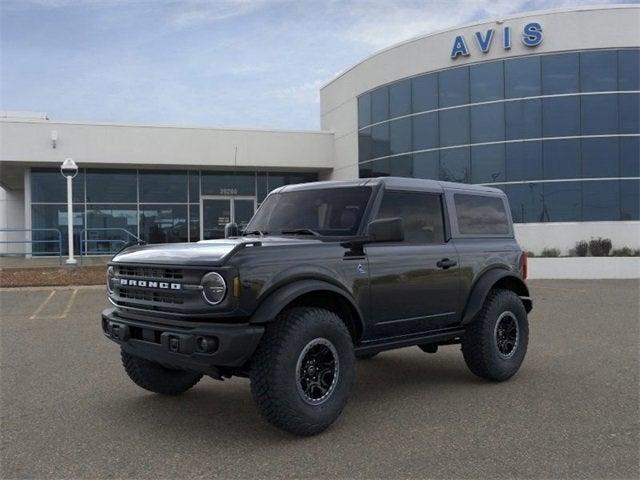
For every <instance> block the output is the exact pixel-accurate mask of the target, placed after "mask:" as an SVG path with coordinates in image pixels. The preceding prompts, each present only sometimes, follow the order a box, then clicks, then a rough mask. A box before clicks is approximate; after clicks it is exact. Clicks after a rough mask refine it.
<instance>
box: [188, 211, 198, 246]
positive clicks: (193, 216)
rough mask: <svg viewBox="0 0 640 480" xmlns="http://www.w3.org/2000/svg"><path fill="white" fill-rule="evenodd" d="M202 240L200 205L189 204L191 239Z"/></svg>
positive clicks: (192, 240) (194, 240)
mask: <svg viewBox="0 0 640 480" xmlns="http://www.w3.org/2000/svg"><path fill="white" fill-rule="evenodd" d="M198 240H200V205H189V241H190V242H197V241H198Z"/></svg>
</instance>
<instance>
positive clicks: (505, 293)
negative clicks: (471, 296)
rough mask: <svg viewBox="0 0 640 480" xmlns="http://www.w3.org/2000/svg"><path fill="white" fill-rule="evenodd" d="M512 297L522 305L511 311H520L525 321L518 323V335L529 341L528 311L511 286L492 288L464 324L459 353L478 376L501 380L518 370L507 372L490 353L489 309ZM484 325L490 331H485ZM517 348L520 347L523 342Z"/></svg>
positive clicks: (491, 338)
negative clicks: (519, 308)
mask: <svg viewBox="0 0 640 480" xmlns="http://www.w3.org/2000/svg"><path fill="white" fill-rule="evenodd" d="M512 300H517V301H518V302H519V303H520V305H521V311H520V312H514V313H515V314H516V316H520V315H521V316H522V318H523V319H524V324H519V328H520V329H521V335H522V334H523V335H524V337H521V338H524V339H525V340H526V341H527V342H528V336H529V335H528V334H529V331H528V322H527V313H526V310H525V308H524V305H522V302H521V300H520V298H519V297H518V296H517V295H516V294H515V293H514V292H513V291H511V290H505V289H493V290H491V291H490V292H489V294H488V295H487V298H486V299H485V302H484V304H483V305H482V309H481V310H480V312H478V314H477V316H476V317H475V318H474V319H473V321H472V322H471V323H470V324H469V325H467V330H466V332H465V335H464V337H463V340H462V354H463V356H464V361H465V363H466V364H467V367H468V368H469V370H471V372H472V373H473V374H475V375H477V376H478V377H480V378H484V379H487V380H493V381H498V382H500V381H504V380H507V379H509V378H511V377H512V376H513V375H514V374H515V373H516V372H517V369H516V370H515V371H513V372H506V371H504V370H503V369H501V368H500V367H498V365H497V364H496V360H495V357H494V356H493V353H494V352H493V349H494V346H493V318H491V316H490V312H491V311H492V310H493V309H494V308H496V307H498V306H499V305H504V304H506V303H508V302H509V301H512ZM487 329H489V330H490V331H489V332H487ZM523 330H524V331H523ZM527 342H525V344H524V352H522V356H523V357H524V354H525V353H526V347H527V345H526V343H527ZM519 348H523V347H522V345H521V346H520V347H519Z"/></svg>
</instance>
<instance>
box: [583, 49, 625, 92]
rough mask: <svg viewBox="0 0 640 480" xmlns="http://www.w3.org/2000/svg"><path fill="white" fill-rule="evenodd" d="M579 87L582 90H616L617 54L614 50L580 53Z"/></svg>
mask: <svg viewBox="0 0 640 480" xmlns="http://www.w3.org/2000/svg"><path fill="white" fill-rule="evenodd" d="M580 89H581V90H582V91H583V92H612V91H615V90H618V55H617V53H616V52H615V51H606V52H582V53H580Z"/></svg>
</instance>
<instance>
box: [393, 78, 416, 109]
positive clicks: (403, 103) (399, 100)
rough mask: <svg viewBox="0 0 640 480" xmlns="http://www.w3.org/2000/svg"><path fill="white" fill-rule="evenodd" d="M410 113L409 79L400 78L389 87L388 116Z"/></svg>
mask: <svg viewBox="0 0 640 480" xmlns="http://www.w3.org/2000/svg"><path fill="white" fill-rule="evenodd" d="M409 113H411V80H401V81H399V82H396V83H394V84H393V85H391V86H390V87H389V117H390V118H394V117H400V116H402V115H408V114H409Z"/></svg>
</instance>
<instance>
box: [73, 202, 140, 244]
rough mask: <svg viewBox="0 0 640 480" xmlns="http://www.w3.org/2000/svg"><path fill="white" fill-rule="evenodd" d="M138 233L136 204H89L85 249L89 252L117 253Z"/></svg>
mask: <svg viewBox="0 0 640 480" xmlns="http://www.w3.org/2000/svg"><path fill="white" fill-rule="evenodd" d="M126 232H129V233H131V234H132V235H135V236H137V235H138V210H137V207H136V205H135V204H134V205H89V206H87V231H86V236H85V238H83V246H82V248H83V251H84V252H86V253H89V254H99V255H108V254H110V253H115V252H116V251H118V250H119V249H121V248H122V247H123V246H124V245H126V244H127V243H129V242H131V241H133V240H134V237H132V236H130V235H128V234H127V233H126Z"/></svg>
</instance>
